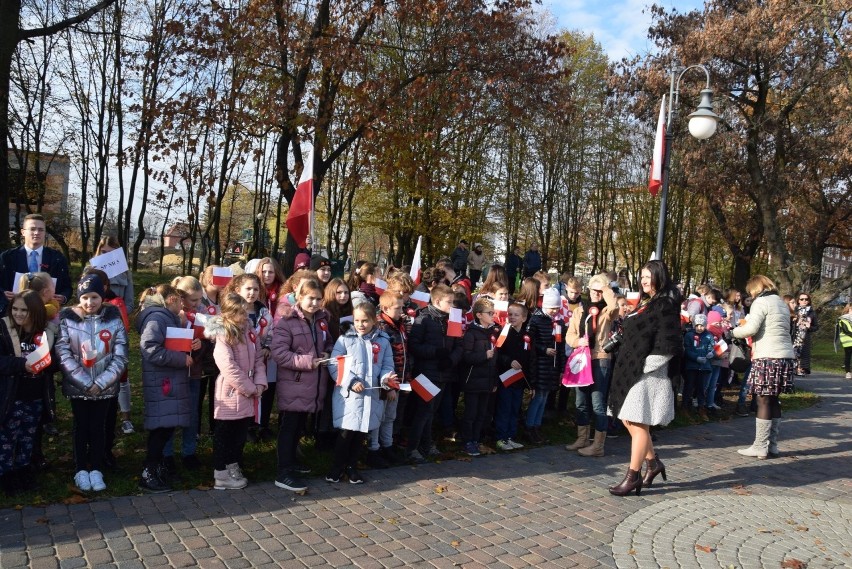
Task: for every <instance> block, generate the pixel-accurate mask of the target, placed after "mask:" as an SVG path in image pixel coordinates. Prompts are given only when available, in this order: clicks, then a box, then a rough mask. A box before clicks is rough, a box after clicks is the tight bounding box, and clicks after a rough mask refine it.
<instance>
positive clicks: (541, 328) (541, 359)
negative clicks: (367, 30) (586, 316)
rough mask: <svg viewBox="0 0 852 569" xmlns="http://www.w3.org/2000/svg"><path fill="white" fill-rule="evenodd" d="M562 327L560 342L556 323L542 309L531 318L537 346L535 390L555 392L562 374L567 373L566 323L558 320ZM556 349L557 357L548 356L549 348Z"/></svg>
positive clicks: (531, 329)
mask: <svg viewBox="0 0 852 569" xmlns="http://www.w3.org/2000/svg"><path fill="white" fill-rule="evenodd" d="M556 324H557V325H558V326H561V328H562V330H561V334H560V338H559V340H560V341H559V342H557V341H556V336H555V335H554V333H553V332H554V322H553V320H552V319H551V318H550V316H548V315H547V314H545V313H544V312H542V310H541V309H540V308H536V309H535V311H534V312H533V314H532V317H531V318H530V322H529V327H528V329H529V331H530V335H531V336H532V341H533V344H534V345H535V352H534V353H535V364H534V365H535V369H536V375H535V381H533V382H531V384H532V388H533V389H542V390H544V391H553V390H555V389H557V388H559V384H560V382H561V381H562V372H563V371H565V333H566V330H565V323H564V322H562V320H558V321H557V323H556ZM554 347H555V348H556V356H548V355H547V349H548V348H554Z"/></svg>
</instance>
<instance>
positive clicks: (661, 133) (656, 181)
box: [648, 95, 666, 197]
mask: <svg viewBox="0 0 852 569" xmlns="http://www.w3.org/2000/svg"><path fill="white" fill-rule="evenodd" d="M665 109H666V96H665V95H663V102H662V103H660V117H659V118H658V119H657V136H656V137H655V138H654V156H653V157H652V158H651V176H650V179H649V180H648V191H649V192H651V195H652V196H654V197H657V192H658V191H659V190H660V187H661V186H662V185H663V160H664V157H665V155H666V112H665Z"/></svg>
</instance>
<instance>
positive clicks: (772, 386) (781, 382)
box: [748, 358, 796, 397]
mask: <svg viewBox="0 0 852 569" xmlns="http://www.w3.org/2000/svg"><path fill="white" fill-rule="evenodd" d="M795 369H796V360H794V359H791V358H760V359H756V360H752V362H751V372H749V375H748V383H749V386H750V390H751V393H752V394H753V395H771V396H775V397H777V396H778V395H780V394H782V393H792V391H793V372H794V371H795Z"/></svg>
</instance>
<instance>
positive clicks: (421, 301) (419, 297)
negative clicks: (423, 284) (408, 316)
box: [411, 290, 431, 308]
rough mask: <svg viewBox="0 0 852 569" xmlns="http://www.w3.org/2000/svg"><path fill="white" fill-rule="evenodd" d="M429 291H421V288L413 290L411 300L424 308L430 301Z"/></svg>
mask: <svg viewBox="0 0 852 569" xmlns="http://www.w3.org/2000/svg"><path fill="white" fill-rule="evenodd" d="M430 300H431V299H430V297H429V293H428V292H423V291H422V290H415V291H414V292H413V293H411V302H413V303H414V304H416V305H417V306H419V307H420V308H425V307H427V306H429V301H430Z"/></svg>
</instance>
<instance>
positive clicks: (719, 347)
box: [713, 338, 728, 357]
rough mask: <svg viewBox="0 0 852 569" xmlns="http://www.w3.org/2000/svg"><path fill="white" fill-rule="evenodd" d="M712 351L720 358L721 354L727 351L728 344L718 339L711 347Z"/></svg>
mask: <svg viewBox="0 0 852 569" xmlns="http://www.w3.org/2000/svg"><path fill="white" fill-rule="evenodd" d="M713 351H714V352H716V355H717V356H718V357H722V354H724V353H725V352H727V351H728V343H727V342H726V341H725V340H723V339H722V338H719V341H718V342H716V344H715V345H714V346H713Z"/></svg>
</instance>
